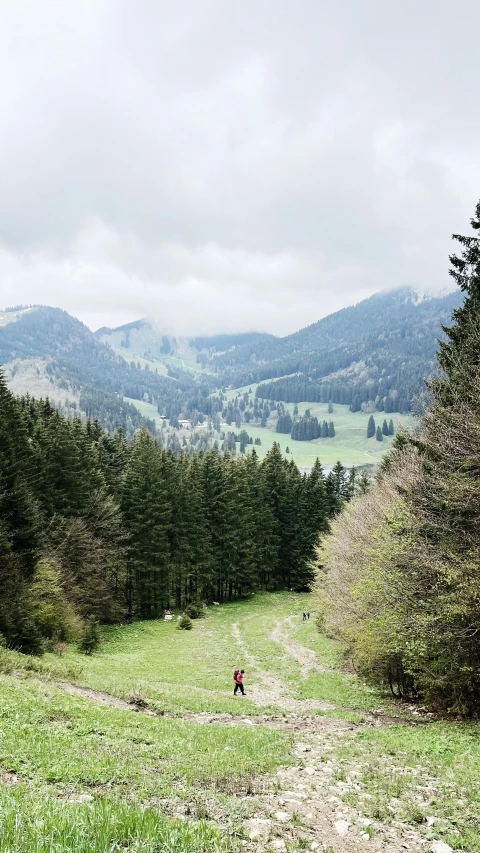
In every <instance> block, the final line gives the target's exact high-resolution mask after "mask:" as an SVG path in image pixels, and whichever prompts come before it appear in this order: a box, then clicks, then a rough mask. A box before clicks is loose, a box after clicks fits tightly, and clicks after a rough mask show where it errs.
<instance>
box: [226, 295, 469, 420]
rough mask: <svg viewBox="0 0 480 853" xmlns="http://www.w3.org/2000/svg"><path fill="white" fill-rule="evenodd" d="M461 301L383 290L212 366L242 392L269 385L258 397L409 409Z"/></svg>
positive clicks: (357, 407) (238, 350)
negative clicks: (242, 387)
mask: <svg viewBox="0 0 480 853" xmlns="http://www.w3.org/2000/svg"><path fill="white" fill-rule="evenodd" d="M460 301H461V297H460V296H459V294H458V293H457V292H455V293H450V294H448V295H447V296H444V297H436V298H429V299H421V298H420V297H419V296H418V295H417V294H416V293H415V291H414V290H411V289H410V288H403V289H400V290H396V291H392V292H387V293H384V292H382V293H376V294H375V295H374V296H372V297H371V298H370V299H366V300H364V301H363V302H360V303H359V304H358V305H354V306H351V307H350V308H344V309H343V310H342V311H337V312H336V313H335V314H331V315H330V316H329V317H325V318H324V319H323V320H319V321H318V322H317V323H314V324H313V325H312V326H309V327H308V328H306V329H302V330H301V331H299V332H296V333H295V334H294V335H290V336H288V337H286V338H278V339H275V340H267V341H259V342H257V343H254V344H253V345H247V346H243V347H237V348H235V349H234V350H233V351H231V352H228V353H225V354H223V355H219V356H214V357H213V358H212V359H211V361H210V367H211V369H212V370H216V371H218V373H219V374H221V375H222V377H223V379H224V381H225V382H227V381H228V382H229V383H230V384H232V385H233V386H234V387H236V386H239V385H247V384H250V383H256V382H259V383H261V384H260V385H259V387H258V388H257V396H258V397H261V398H264V399H268V400H282V401H284V402H300V401H307V402H312V403H313V402H322V403H328V401H329V400H332V401H333V402H334V403H346V404H348V405H351V407H352V411H359V410H360V408H361V404H362V403H365V402H367V401H369V400H371V401H374V402H375V403H376V408H377V409H378V410H379V411H383V410H385V411H386V412H397V411H398V412H408V411H410V410H411V408H412V404H413V401H414V398H415V397H416V396H417V395H419V394H421V392H422V391H423V388H424V380H425V377H427V376H430V375H431V374H432V371H433V370H434V367H435V351H436V348H437V339H438V338H439V337H440V336H441V334H442V330H441V325H442V324H444V323H446V322H447V321H448V319H449V317H450V315H451V312H452V310H453V308H455V307H456V306H458V305H459V303H460ZM277 377H282V378H281V379H278V381H275V380H276V379H277ZM266 380H271V381H266Z"/></svg>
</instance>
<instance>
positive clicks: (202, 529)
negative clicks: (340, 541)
mask: <svg viewBox="0 0 480 853" xmlns="http://www.w3.org/2000/svg"><path fill="white" fill-rule="evenodd" d="M353 488H354V477H352V475H350V477H348V476H347V473H346V471H345V469H344V468H343V467H342V466H341V465H340V464H338V465H337V466H336V467H335V469H334V471H332V472H331V473H330V474H329V475H328V476H327V477H324V475H323V472H322V469H321V466H320V464H319V463H317V464H316V465H315V466H314V468H313V469H312V470H311V472H310V473H309V474H308V475H306V474H304V475H302V474H300V472H299V470H298V468H297V467H296V466H295V464H294V463H293V461H290V462H287V461H286V460H285V459H284V458H283V456H282V454H281V452H280V449H279V447H278V446H277V445H276V444H275V445H274V447H273V448H272V449H271V451H270V452H269V453H268V455H267V456H266V458H265V459H264V460H263V461H262V462H261V463H260V462H259V460H258V458H257V456H256V454H255V451H254V449H252V451H251V453H249V454H248V455H246V456H245V457H241V458H234V457H233V456H231V455H229V454H221V453H219V452H217V451H207V452H205V453H199V454H197V455H193V456H192V455H189V456H186V455H183V454H180V455H179V456H177V457H175V456H174V455H173V453H171V452H170V451H165V450H164V449H161V448H160V447H159V446H158V445H157V443H156V442H155V439H154V438H153V437H152V435H151V434H150V433H149V432H148V431H147V430H146V429H142V430H140V431H138V432H137V433H136V434H135V436H134V438H133V440H131V441H129V442H128V441H127V440H126V438H125V436H124V434H123V432H122V430H117V431H116V432H115V433H114V434H109V433H107V432H106V431H105V430H104V429H102V428H101V427H100V425H99V423H98V422H97V421H94V422H91V421H89V420H87V421H86V422H85V423H82V422H80V420H78V419H74V420H71V419H67V418H64V417H63V416H62V415H61V414H59V412H58V411H57V410H55V409H54V408H53V407H52V406H51V405H50V404H49V402H48V401H45V400H39V401H36V400H34V399H31V398H15V397H13V395H12V394H11V393H10V392H9V391H8V389H7V387H6V384H5V382H4V380H3V378H1V376H0V588H1V590H2V595H1V597H0V632H1V635H2V636H3V640H4V641H5V642H6V643H7V644H8V645H10V646H13V647H15V648H18V649H20V650H23V651H29V652H40V651H41V650H42V648H44V647H45V643H47V644H48V643H54V642H63V641H68V640H71V639H75V638H76V637H78V636H79V634H81V632H82V626H83V625H84V620H85V619H87V618H89V617H93V618H95V619H96V620H98V621H101V622H110V623H112V622H116V621H121V620H124V619H132V618H134V617H138V618H153V617H157V616H159V614H161V613H162V612H163V610H164V608H166V607H170V606H176V607H184V606H185V605H186V604H188V603H189V602H197V601H213V600H217V601H223V600H225V599H228V598H232V597H236V596H241V595H245V594H248V593H251V592H254V591H255V590H257V589H284V588H289V589H290V588H294V589H305V588H308V587H309V586H310V584H311V581H312V578H313V568H312V562H313V558H314V555H315V546H316V542H317V539H318V536H319V534H321V533H323V532H325V531H326V530H327V529H328V524H329V522H328V519H329V517H330V516H332V515H334V514H335V513H336V512H338V510H339V508H340V506H341V504H342V503H343V502H344V501H345V500H347V499H348V498H349V497H350V495H351V493H352V491H353Z"/></svg>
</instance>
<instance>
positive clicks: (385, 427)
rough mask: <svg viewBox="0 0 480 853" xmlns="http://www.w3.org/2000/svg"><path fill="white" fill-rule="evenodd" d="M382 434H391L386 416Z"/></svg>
mask: <svg viewBox="0 0 480 853" xmlns="http://www.w3.org/2000/svg"><path fill="white" fill-rule="evenodd" d="M382 434H383V435H390V433H389V431H388V424H387V419H386V418H385V419H384V421H383V424H382Z"/></svg>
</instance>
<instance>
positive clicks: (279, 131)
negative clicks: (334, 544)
mask: <svg viewBox="0 0 480 853" xmlns="http://www.w3.org/2000/svg"><path fill="white" fill-rule="evenodd" d="M2 6H3V9H2V29H1V31H0V80H1V81H2V82H1V83H0V86H1V97H0V139H1V140H2V142H1V145H0V184H1V186H2V193H1V194H0V245H1V246H2V251H1V252H0V305H6V304H11V303H12V302H24V303H28V302H42V303H50V304H55V305H59V306H61V307H64V308H66V309H67V310H69V311H71V312H72V313H74V314H76V315H77V316H80V317H81V318H83V319H85V320H86V321H87V322H88V323H89V324H90V325H92V326H96V325H102V324H104V323H108V324H110V325H115V324H117V323H119V322H123V321H125V320H127V319H134V318H136V317H138V316H139V315H140V314H150V315H155V316H160V317H161V318H162V322H164V323H165V324H166V325H167V326H168V327H169V328H171V329H175V330H178V331H179V332H181V331H185V332H196V331H198V332H207V331H220V330H226V331H227V330H241V329H245V328H262V329H265V330H268V331H273V332H277V333H285V332H290V331H293V330H295V329H296V328H298V327H299V326H302V325H305V324H307V323H310V322H313V321H314V320H316V319H318V318H319V317H320V316H323V315H324V314H326V313H329V312H330V311H332V310H336V309H337V308H339V307H341V306H343V305H346V304H349V303H352V302H355V301H358V300H359V299H360V298H363V297H364V296H366V295H368V294H370V293H372V292H374V291H375V290H378V289H380V288H382V287H392V286H397V285H402V284H414V285H415V284H417V285H420V286H422V287H427V288H430V289H431V288H435V287H440V288H441V287H444V286H445V285H446V284H447V283H448V281H449V279H448V275H447V266H448V260H447V257H448V252H449V251H450V248H451V247H450V242H449V241H450V234H451V232H452V231H458V230H462V229H464V228H466V227H467V223H468V219H469V216H470V214H471V212H472V210H473V206H474V203H475V202H476V200H477V195H480V190H479V188H478V186H479V185H480V168H479V166H478V152H477V140H478V138H479V135H480V114H479V112H478V110H477V97H478V93H477V91H476V88H477V87H476V85H475V81H476V79H477V77H478V70H479V69H478V63H479V60H478V50H477V37H476V34H477V33H478V25H479V24H480V11H479V9H478V8H477V4H475V3H474V2H473V0H463V2H462V3H459V4H455V6H453V5H452V4H443V5H442V4H438V2H436V3H433V0H425V2H424V3H423V4H420V6H419V4H418V3H414V2H413V0H406V2H405V3H404V4H403V5H402V7H401V9H400V7H398V8H394V7H390V6H389V5H388V4H384V3H383V4H382V3H380V1H379V0H378V1H377V0H367V2H360V0H341V2H339V3H337V4H334V5H332V4H324V3H318V2H317V0H302V2H300V4H297V6H296V7H295V8H294V7H293V6H292V4H291V2H290V0H278V2H276V3H275V4H274V6H272V3H271V2H270V0H255V2H253V0H245V2H244V3H242V4H225V3H223V2H221V0H202V2H199V1H198V0H186V2H185V3H184V4H181V5H180V6H179V5H178V4H174V3H173V0H155V2H154V0H139V2H136V3H133V2H131V0H123V2H121V3H118V2H113V0H71V2H70V3H68V4H59V3H58V0H45V2H43V3H42V4H38V3H36V2H34V0H19V2H18V3H15V4H7V3H3V4H2ZM453 30H455V31H457V32H458V31H461V39H453V38H452V31H453ZM476 184H477V185H476Z"/></svg>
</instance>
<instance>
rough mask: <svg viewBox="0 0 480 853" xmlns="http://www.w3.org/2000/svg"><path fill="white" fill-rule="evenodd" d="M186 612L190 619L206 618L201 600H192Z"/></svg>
mask: <svg viewBox="0 0 480 853" xmlns="http://www.w3.org/2000/svg"><path fill="white" fill-rule="evenodd" d="M185 614H186V615H187V616H189V617H190V619H204V618H205V609H204V607H203V604H202V603H201V602H200V601H197V602H194V601H192V602H190V604H188V605H187V606H186V608H185Z"/></svg>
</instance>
